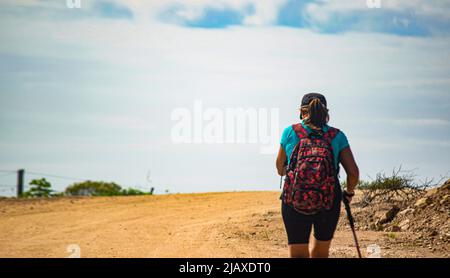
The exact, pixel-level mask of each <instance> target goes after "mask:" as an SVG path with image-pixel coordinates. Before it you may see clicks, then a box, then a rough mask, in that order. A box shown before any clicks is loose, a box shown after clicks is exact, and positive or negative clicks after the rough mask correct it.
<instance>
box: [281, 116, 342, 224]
mask: <svg viewBox="0 0 450 278" xmlns="http://www.w3.org/2000/svg"><path fill="white" fill-rule="evenodd" d="M292 128H293V129H294V131H295V133H297V136H298V137H299V139H300V141H299V143H298V144H297V146H295V148H294V151H293V152H292V155H291V160H290V163H289V166H288V169H287V173H286V178H285V183H284V187H283V194H282V198H281V199H282V200H283V202H284V203H285V204H287V205H290V206H291V207H293V208H294V209H295V210H296V211H298V212H300V213H302V214H308V215H309V214H316V213H318V212H320V211H323V210H329V209H331V208H332V207H333V201H334V197H335V190H336V182H337V181H338V179H337V170H336V169H335V165H334V156H333V149H332V146H331V140H332V139H333V138H334V137H335V136H336V134H337V133H338V132H339V130H338V129H336V128H332V127H329V129H328V131H327V132H325V133H323V135H321V134H317V133H316V132H312V133H311V134H308V132H307V131H306V130H305V128H304V127H303V126H302V124H294V125H292Z"/></svg>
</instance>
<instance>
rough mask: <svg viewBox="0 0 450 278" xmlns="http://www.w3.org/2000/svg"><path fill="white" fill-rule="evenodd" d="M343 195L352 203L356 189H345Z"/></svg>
mask: <svg viewBox="0 0 450 278" xmlns="http://www.w3.org/2000/svg"><path fill="white" fill-rule="evenodd" d="M342 195H343V197H344V198H345V199H346V200H347V201H348V203H349V204H350V203H351V202H352V199H353V196H355V191H354V190H344V192H343V194H342Z"/></svg>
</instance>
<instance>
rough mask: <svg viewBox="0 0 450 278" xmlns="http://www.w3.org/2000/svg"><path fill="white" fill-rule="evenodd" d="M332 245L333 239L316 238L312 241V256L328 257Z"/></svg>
mask: <svg viewBox="0 0 450 278" xmlns="http://www.w3.org/2000/svg"><path fill="white" fill-rule="evenodd" d="M330 245H331V240H327V241H322V240H318V239H316V238H314V239H313V242H312V249H311V258H328V255H329V252H330Z"/></svg>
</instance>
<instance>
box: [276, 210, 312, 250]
mask: <svg viewBox="0 0 450 278" xmlns="http://www.w3.org/2000/svg"><path fill="white" fill-rule="evenodd" d="M281 214H282V216H283V222H284V227H285V229H286V234H287V238H288V249H289V256H290V257H291V258H309V250H308V244H309V237H310V235H311V230H312V218H311V217H310V216H309V215H303V214H300V213H298V212H297V211H295V210H294V209H293V208H292V207H290V206H288V205H286V204H282V207H281Z"/></svg>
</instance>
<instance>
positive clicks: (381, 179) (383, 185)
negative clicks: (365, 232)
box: [343, 166, 444, 206]
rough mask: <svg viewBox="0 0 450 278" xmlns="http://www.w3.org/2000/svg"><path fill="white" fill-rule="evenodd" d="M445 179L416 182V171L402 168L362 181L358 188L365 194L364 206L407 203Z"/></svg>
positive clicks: (362, 203) (363, 198) (362, 202)
mask: <svg viewBox="0 0 450 278" xmlns="http://www.w3.org/2000/svg"><path fill="white" fill-rule="evenodd" d="M443 179H444V178H442V179H440V180H439V181H438V182H435V180H434V179H427V180H425V181H422V182H416V175H415V174H414V171H407V170H402V168H401V166H400V167H398V168H394V169H393V171H392V173H391V174H390V175H387V174H385V173H383V172H381V173H378V174H377V175H376V177H375V179H374V180H373V181H360V182H359V184H358V186H357V188H358V189H359V190H361V191H362V192H363V196H362V199H361V205H362V206H368V205H371V204H374V203H380V202H388V203H389V202H393V203H407V202H409V201H411V200H414V199H416V198H418V197H420V196H421V195H423V194H424V192H425V191H426V190H427V189H429V188H431V187H434V186H437V185H439V184H440V183H441V182H442V180H443ZM343 186H344V187H345V183H344V184H343Z"/></svg>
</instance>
